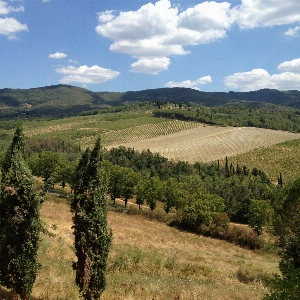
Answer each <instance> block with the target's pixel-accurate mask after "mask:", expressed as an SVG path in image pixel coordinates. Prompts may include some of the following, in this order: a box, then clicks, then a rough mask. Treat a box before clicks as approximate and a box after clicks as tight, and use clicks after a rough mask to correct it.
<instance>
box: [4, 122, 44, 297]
mask: <svg viewBox="0 0 300 300" xmlns="http://www.w3.org/2000/svg"><path fill="white" fill-rule="evenodd" d="M25 158H26V156H25V142H24V135H23V130H22V127H21V126H18V127H17V129H16V132H15V134H14V137H13V141H12V143H11V145H10V147H9V149H8V150H7V152H6V155H5V158H4V162H3V165H2V180H1V188H0V282H1V284H2V285H4V286H5V287H7V288H8V289H12V290H13V291H14V292H15V293H16V294H18V295H20V297H21V299H28V298H30V295H31V291H32V286H33V284H34V282H35V279H36V276H37V272H38V268H39V263H38V261H37V251H38V246H39V233H40V229H41V222H40V206H41V203H42V200H43V197H42V194H39V193H38V192H37V189H36V185H35V180H34V178H33V176H32V174H31V171H30V169H29V168H28V166H27V163H26V160H25Z"/></svg>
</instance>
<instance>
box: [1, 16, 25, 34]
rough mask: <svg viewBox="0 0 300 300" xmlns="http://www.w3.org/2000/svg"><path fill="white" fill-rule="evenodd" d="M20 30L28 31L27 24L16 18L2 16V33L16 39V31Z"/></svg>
mask: <svg viewBox="0 0 300 300" xmlns="http://www.w3.org/2000/svg"><path fill="white" fill-rule="evenodd" d="M19 31H28V27H27V25H26V24H21V23H20V22H19V21H17V20H16V19H14V18H0V34H2V35H6V36H8V38H10V39H14V38H16V36H15V33H17V32H19Z"/></svg>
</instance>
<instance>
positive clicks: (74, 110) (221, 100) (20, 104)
mask: <svg viewBox="0 0 300 300" xmlns="http://www.w3.org/2000/svg"><path fill="white" fill-rule="evenodd" d="M149 101H150V102H156V103H157V104H158V105H159V103H165V102H172V103H178V104H182V103H194V104H197V105H203V106H219V105H224V104H226V103H229V102H232V101H250V102H255V103H272V104H276V105H281V106H287V107H292V108H296V109H299V108H300V92H299V91H285V92H283V91H277V90H271V89H263V90H258V91H253V92H229V93H221V92H201V91H197V90H194V89H189V88H158V89H149V90H142V91H128V92H124V93H120V92H91V91H89V90H87V89H84V88H79V87H75V86H70V85H53V86H46V87H40V88H32V89H7V88H5V89H0V108H1V110H0V118H13V117H17V116H20V115H23V116H27V117H42V116H51V117H64V116H71V115H79V114H80V113H82V112H84V111H91V110H99V109H103V108H105V107H111V106H118V105H123V104H128V103H134V102H149Z"/></svg>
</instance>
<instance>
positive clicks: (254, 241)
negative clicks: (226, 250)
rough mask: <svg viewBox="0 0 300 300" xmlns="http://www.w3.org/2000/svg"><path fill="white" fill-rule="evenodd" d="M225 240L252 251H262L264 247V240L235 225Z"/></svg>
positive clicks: (225, 236)
mask: <svg viewBox="0 0 300 300" xmlns="http://www.w3.org/2000/svg"><path fill="white" fill-rule="evenodd" d="M224 240H226V241H228V242H230V243H234V244H236V245H239V246H242V247H244V248H248V249H251V250H254V249H260V248H261V247H262V245H263V242H262V239H260V238H258V237H257V235H256V234H255V233H254V232H253V231H250V230H249V228H244V227H241V226H236V225H233V226H231V228H229V230H228V232H227V233H226V234H225V235H224Z"/></svg>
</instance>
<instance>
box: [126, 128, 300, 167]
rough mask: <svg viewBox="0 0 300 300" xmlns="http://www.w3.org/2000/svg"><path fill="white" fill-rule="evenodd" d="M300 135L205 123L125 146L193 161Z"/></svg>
mask: <svg viewBox="0 0 300 300" xmlns="http://www.w3.org/2000/svg"><path fill="white" fill-rule="evenodd" d="M299 138H300V134H296V133H291V132H286V131H278V130H269V129H263V128H253V127H215V126H203V125H202V126H199V127H197V128H193V129H189V130H183V131H180V132H177V133H173V134H170V135H166V136H160V137H157V138H150V139H146V140H141V141H137V142H131V143H126V144H124V146H126V147H131V148H134V149H136V150H139V151H141V150H143V149H150V150H151V151H152V152H158V153H160V154H161V155H162V156H164V157H167V158H169V159H174V160H184V161H188V162H190V163H193V162H196V161H200V162H201V161H202V162H210V161H215V160H218V159H222V158H224V157H226V156H228V157H229V156H234V155H237V154H241V153H245V152H249V151H251V150H253V149H256V148H261V147H268V146H271V145H274V144H278V143H281V142H284V141H289V140H293V139H299Z"/></svg>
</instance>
